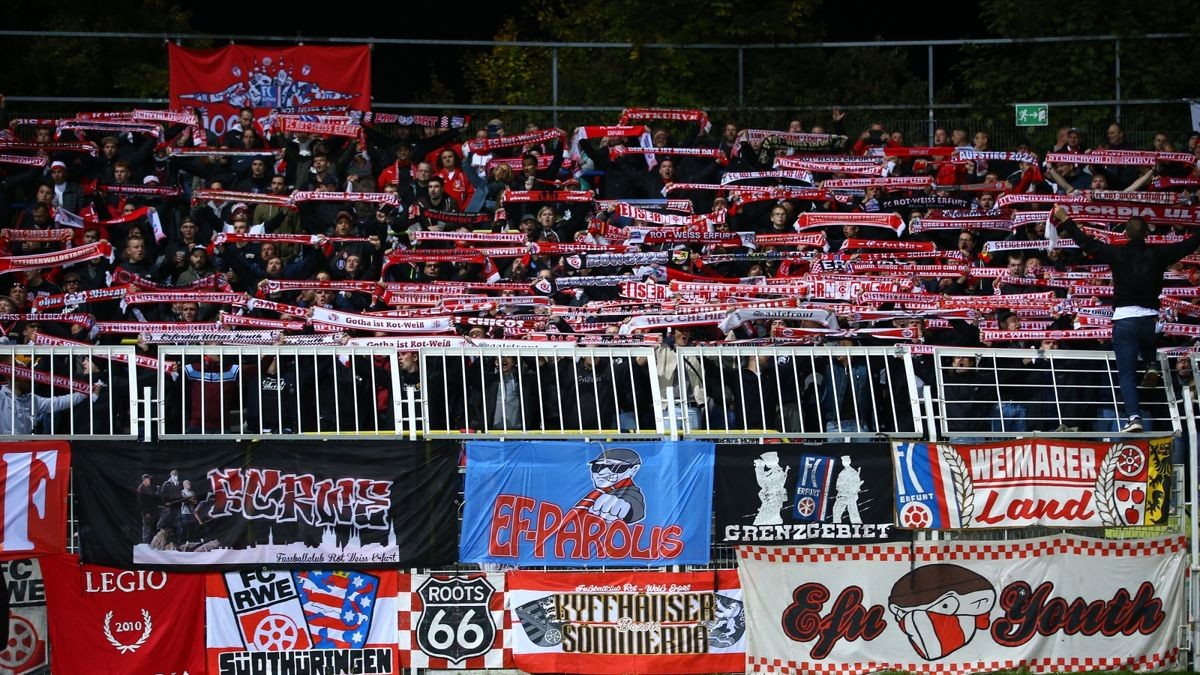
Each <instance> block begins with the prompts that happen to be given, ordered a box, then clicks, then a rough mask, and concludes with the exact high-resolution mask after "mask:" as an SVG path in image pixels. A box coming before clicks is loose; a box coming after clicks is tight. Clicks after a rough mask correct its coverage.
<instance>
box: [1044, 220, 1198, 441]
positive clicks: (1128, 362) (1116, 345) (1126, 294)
mask: <svg viewBox="0 0 1200 675" xmlns="http://www.w3.org/2000/svg"><path fill="white" fill-rule="evenodd" d="M1053 217H1054V219H1055V220H1056V221H1058V223H1059V228H1060V230H1061V231H1062V233H1063V234H1065V235H1067V236H1069V237H1070V238H1071V239H1072V240H1074V241H1075V243H1076V244H1078V245H1079V247H1080V248H1081V249H1083V251H1084V252H1085V253H1087V254H1088V255H1090V256H1091V257H1093V258H1095V259H1096V260H1097V261H1099V262H1102V263H1104V264H1106V265H1108V266H1109V267H1110V268H1112V274H1113V306H1114V308H1115V311H1114V312H1113V331H1112V335H1113V337H1112V343H1113V352H1115V353H1116V357H1117V375H1118V379H1119V381H1120V385H1121V401H1122V403H1123V404H1124V408H1125V417H1126V419H1127V422H1126V424H1125V426H1123V427H1122V428H1121V431H1122V432H1123V433H1130V432H1139V431H1142V428H1143V426H1142V410H1141V403H1140V401H1139V400H1138V391H1137V372H1138V360H1139V358H1140V359H1141V360H1143V361H1145V362H1146V363H1147V364H1149V365H1148V366H1147V368H1146V374H1145V379H1144V380H1143V384H1144V385H1145V386H1153V385H1155V384H1157V383H1158V380H1159V374H1158V371H1157V370H1156V369H1155V366H1154V363H1155V347H1156V346H1157V345H1156V343H1155V327H1156V325H1157V323H1158V309H1159V300H1158V296H1159V295H1160V294H1161V293H1162V288H1163V275H1164V274H1165V273H1166V271H1167V268H1168V267H1170V266H1171V265H1172V264H1174V263H1175V262H1178V261H1179V260H1182V259H1183V258H1184V257H1186V256H1187V255H1189V254H1191V253H1193V252H1194V251H1195V250H1196V249H1197V248H1200V231H1197V233H1196V234H1193V235H1192V236H1190V237H1188V238H1187V239H1184V240H1183V241H1181V242H1177V243H1174V244H1166V245H1163V246H1147V245H1146V230H1147V226H1146V221H1144V220H1142V219H1141V218H1136V217H1135V218H1130V219H1129V220H1127V221H1126V222H1125V236H1126V237H1127V238H1128V240H1129V241H1128V243H1126V244H1125V245H1124V246H1114V245H1112V244H1106V243H1104V242H1101V241H1099V240H1098V239H1096V238H1095V237H1093V236H1091V235H1089V234H1087V233H1086V232H1084V231H1083V230H1081V229H1079V226H1078V225H1076V224H1075V221H1073V220H1071V218H1070V217H1069V216H1068V214H1067V211H1066V209H1064V208H1063V207H1062V206H1055V207H1054V212H1053Z"/></svg>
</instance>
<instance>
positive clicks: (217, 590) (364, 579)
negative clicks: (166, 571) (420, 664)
mask: <svg viewBox="0 0 1200 675" xmlns="http://www.w3.org/2000/svg"><path fill="white" fill-rule="evenodd" d="M396 575H397V573H396V572H395V571H394V570H371V571H368V572H363V571H349V570H345V571H340V570H306V571H294V572H288V571H284V570H251V571H239V572H227V573H225V574H210V575H208V579H207V610H206V612H207V619H208V627H207V631H206V635H207V652H208V672H209V673H210V674H211V675H278V674H281V673H296V674H297V675H301V674H304V673H313V674H315V673H363V674H364V675H395V674H396V673H399V672H400V659H399V657H398V654H397V650H396Z"/></svg>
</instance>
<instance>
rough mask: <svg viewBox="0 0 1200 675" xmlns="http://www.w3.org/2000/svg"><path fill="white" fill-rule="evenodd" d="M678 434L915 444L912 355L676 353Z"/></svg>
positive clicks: (896, 351) (796, 350)
mask: <svg viewBox="0 0 1200 675" xmlns="http://www.w3.org/2000/svg"><path fill="white" fill-rule="evenodd" d="M676 358H677V363H678V374H677V379H676V381H677V382H678V383H679V388H678V391H679V392H680V394H679V399H680V403H679V404H678V405H677V406H674V407H673V410H672V412H675V413H676V414H677V419H678V422H679V426H680V428H681V429H682V435H684V436H688V437H699V438H709V437H716V438H719V437H722V436H748V437H756V438H827V437H837V438H859V439H861V438H877V437H880V436H894V437H901V438H909V437H915V438H919V437H921V436H922V435H923V434H924V420H923V419H922V416H921V413H920V409H919V407H918V405H917V402H918V395H917V388H916V378H915V376H914V373H913V368H912V358H911V354H910V353H909V352H908V350H906V349H902V348H895V347H725V346H723V347H716V348H713V347H683V348H680V349H678V350H676Z"/></svg>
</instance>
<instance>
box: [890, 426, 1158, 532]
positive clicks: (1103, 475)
mask: <svg viewBox="0 0 1200 675" xmlns="http://www.w3.org/2000/svg"><path fill="white" fill-rule="evenodd" d="M1171 445H1172V439H1170V438H1159V439H1153V440H1129V441H1120V442H1117V443H1089V442H1087V441H1077V440H1048V439H1040V438H1034V439H1023V440H1014V441H1002V442H996V443H979V444H971V445H958V444H956V445H951V444H948V443H896V444H894V446H893V448H894V453H893V457H894V461H895V464H896V468H895V476H896V519H897V524H898V525H899V526H900V527H903V528H908V529H931V530H945V529H958V528H968V527H969V528H976V527H1027V526H1029V525H1047V526H1051V527H1056V526H1057V527H1113V526H1136V525H1161V524H1163V523H1164V522H1166V518H1167V511H1168V506H1169V504H1170V495H1171V480H1172V473H1171Z"/></svg>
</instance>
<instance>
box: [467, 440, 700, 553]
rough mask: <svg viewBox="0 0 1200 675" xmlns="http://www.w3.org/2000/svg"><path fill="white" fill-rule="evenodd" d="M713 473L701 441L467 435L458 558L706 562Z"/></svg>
mask: <svg viewBox="0 0 1200 675" xmlns="http://www.w3.org/2000/svg"><path fill="white" fill-rule="evenodd" d="M712 474H713V445H712V444H711V443H702V442H696V441H684V442H653V443H649V442H646V443H634V442H630V443H582V442H517V443H514V442H491V441H480V442H470V443H467V481H466V506H465V509H464V512H463V524H462V539H461V540H460V542H459V560H460V561H461V562H472V563H498V564H507V565H563V566H569V567H584V566H590V565H600V564H621V565H667V564H693V565H698V564H704V563H707V562H708V560H709V541H710V531H709V530H710V516H711V514H712Z"/></svg>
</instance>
